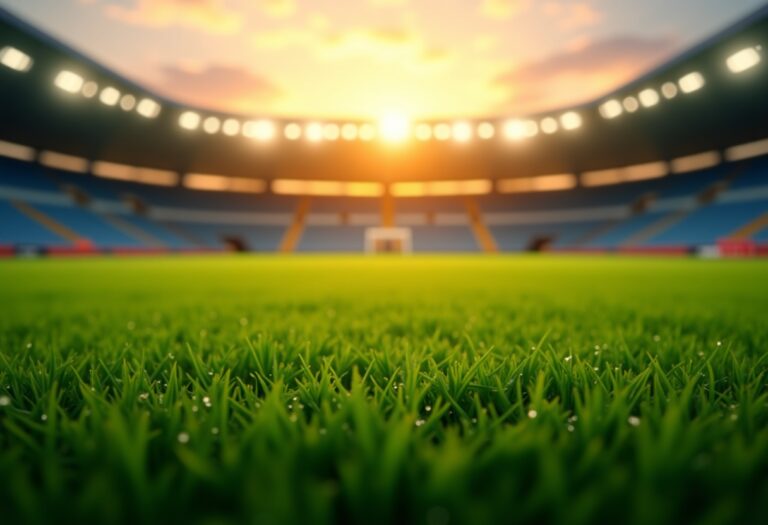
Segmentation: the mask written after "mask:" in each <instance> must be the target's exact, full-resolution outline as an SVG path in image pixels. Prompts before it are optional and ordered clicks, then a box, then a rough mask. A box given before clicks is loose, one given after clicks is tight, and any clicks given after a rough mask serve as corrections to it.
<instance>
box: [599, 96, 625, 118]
mask: <svg viewBox="0 0 768 525" xmlns="http://www.w3.org/2000/svg"><path fill="white" fill-rule="evenodd" d="M623 112H624V108H623V107H622V105H621V102H619V101H618V100H616V99H611V100H608V101H606V102H603V103H602V104H601V105H600V114H601V115H602V116H603V118H606V119H609V120H610V119H614V118H616V117H618V116H619V115H621V114H622V113H623Z"/></svg>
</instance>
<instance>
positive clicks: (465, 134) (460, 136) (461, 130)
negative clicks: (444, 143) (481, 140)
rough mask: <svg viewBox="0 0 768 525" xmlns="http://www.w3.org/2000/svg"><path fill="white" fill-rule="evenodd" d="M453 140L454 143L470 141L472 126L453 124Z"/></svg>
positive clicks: (466, 123)
mask: <svg viewBox="0 0 768 525" xmlns="http://www.w3.org/2000/svg"><path fill="white" fill-rule="evenodd" d="M453 140H455V141H456V142H469V141H470V140H472V126H471V125H470V124H469V123H468V122H456V123H454V124H453Z"/></svg>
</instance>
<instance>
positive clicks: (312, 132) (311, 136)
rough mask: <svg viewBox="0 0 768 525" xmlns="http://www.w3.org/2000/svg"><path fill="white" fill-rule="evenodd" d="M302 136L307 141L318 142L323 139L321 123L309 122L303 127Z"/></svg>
mask: <svg viewBox="0 0 768 525" xmlns="http://www.w3.org/2000/svg"><path fill="white" fill-rule="evenodd" d="M304 136H305V137H306V139H307V140H308V141H309V142H320V141H321V140H323V125H322V124H321V123H319V122H310V123H309V124H307V126H306V127H305V128H304Z"/></svg>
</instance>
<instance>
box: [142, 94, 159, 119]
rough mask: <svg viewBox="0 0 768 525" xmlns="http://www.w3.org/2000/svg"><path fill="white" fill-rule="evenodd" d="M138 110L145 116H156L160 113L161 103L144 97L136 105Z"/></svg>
mask: <svg viewBox="0 0 768 525" xmlns="http://www.w3.org/2000/svg"><path fill="white" fill-rule="evenodd" d="M136 112H137V113H138V114H139V115H141V116H142V117H144V118H155V117H157V116H158V115H159V114H160V104H158V103H157V102H155V101H154V100H152V99H151V98H143V99H141V100H140V101H139V104H138V105H137V106H136Z"/></svg>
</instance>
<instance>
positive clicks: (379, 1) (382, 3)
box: [368, 0, 410, 7]
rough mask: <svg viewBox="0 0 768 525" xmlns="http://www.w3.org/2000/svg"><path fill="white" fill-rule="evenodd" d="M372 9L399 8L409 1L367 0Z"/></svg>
mask: <svg viewBox="0 0 768 525" xmlns="http://www.w3.org/2000/svg"><path fill="white" fill-rule="evenodd" d="M368 3H369V4H370V5H372V6H373V7H400V6H405V5H408V4H409V3H410V0H368Z"/></svg>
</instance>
